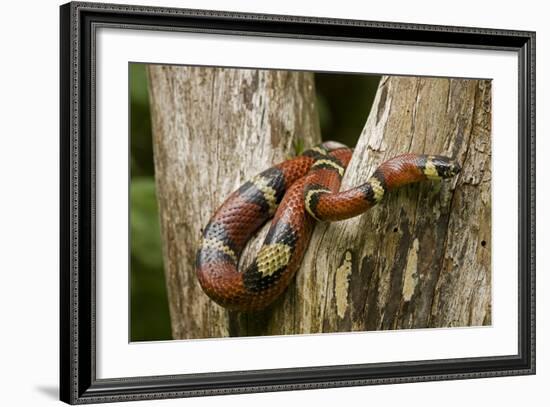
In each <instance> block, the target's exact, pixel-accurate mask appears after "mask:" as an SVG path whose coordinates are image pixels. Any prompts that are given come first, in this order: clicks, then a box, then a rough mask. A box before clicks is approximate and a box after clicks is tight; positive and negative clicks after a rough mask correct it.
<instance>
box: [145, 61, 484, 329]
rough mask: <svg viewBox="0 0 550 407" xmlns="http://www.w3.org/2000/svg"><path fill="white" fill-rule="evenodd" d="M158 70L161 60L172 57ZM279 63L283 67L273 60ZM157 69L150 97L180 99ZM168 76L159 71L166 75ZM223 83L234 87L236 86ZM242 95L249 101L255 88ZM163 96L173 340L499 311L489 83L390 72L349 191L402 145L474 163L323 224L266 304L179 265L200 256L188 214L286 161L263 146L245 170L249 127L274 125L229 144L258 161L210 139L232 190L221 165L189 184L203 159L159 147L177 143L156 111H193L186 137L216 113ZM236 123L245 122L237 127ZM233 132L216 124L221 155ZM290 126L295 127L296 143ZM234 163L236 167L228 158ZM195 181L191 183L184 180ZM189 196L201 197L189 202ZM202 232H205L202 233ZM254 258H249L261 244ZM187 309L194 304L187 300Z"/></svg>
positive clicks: (436, 320) (419, 321)
mask: <svg viewBox="0 0 550 407" xmlns="http://www.w3.org/2000/svg"><path fill="white" fill-rule="evenodd" d="M154 69H155V70H157V69H158V70H160V71H161V70H162V69H166V68H154ZM236 72H239V71H236ZM271 74H272V75H276V74H275V71H273V72H271ZM279 74H281V73H279ZM287 75H304V74H287ZM151 79H152V83H153V86H152V87H153V88H155V87H156V88H157V89H156V90H155V92H154V94H155V95H156V96H155V95H153V98H152V99H153V101H154V102H155V100H156V99H160V97H161V96H162V98H165V99H166V103H169V102H170V101H171V100H174V99H173V95H171V96H166V95H163V93H166V92H167V90H165V89H163V88H161V87H159V86H158V85H155V81H154V80H155V75H154V70H151ZM163 80H164V81H168V79H163ZM192 80H193V81H197V80H198V79H192ZM308 80H311V79H308ZM157 82H161V81H159V80H158V79H157ZM308 83H310V85H308V86H312V84H311V82H308ZM221 86H222V88H223V89H226V88H225V85H221ZM233 86H237V88H236V89H240V88H239V87H238V84H237V85H236V84H235V83H233ZM277 86H280V85H277ZM308 86H300V88H301V89H304V90H305V89H309V91H310V92H309V93H307V92H304V93H303V94H302V96H301V97H302V98H303V99H301V102H300V103H301V104H303V105H305V106H311V103H307V102H306V101H308V100H310V101H313V100H314V99H313V97H314V94H313V92H312V91H311V89H310V88H309V87H308ZM195 92H198V93H195ZM216 92H223V91H220V90H217V91H216ZM256 92H258V91H256ZM271 92H275V93H279V92H280V93H281V94H283V95H285V94H287V93H288V92H287V91H286V90H285V89H284V88H272V89H271ZM237 93H239V92H237ZM242 93H243V99H244V93H245V92H242ZM191 95H193V96H191ZM187 97H188V98H191V97H193V98H194V99H197V98H202V96H201V93H200V89H198V88H197V89H193V90H192V91H189V93H188V96H187ZM299 98H300V97H299ZM308 98H310V99H308ZM175 100H178V99H177V98H176V99H175ZM156 103H157V104H158V101H157V102H156ZM241 103H244V101H241ZM300 103H296V104H294V105H293V106H297V105H298V104H300ZM160 106H161V105H160V104H158V106H156V107H155V108H154V115H153V116H154V117H155V119H154V122H155V140H156V141H155V143H156V145H155V154H156V157H155V161H156V168H157V182H158V185H159V202H160V210H161V217H162V225H163V230H164V240H165V241H164V244H165V260H166V264H167V267H166V270H167V276H168V281H169V283H168V285H169V291H170V296H169V298H170V303H171V312H172V324H173V330H174V336H175V337H176V338H181V337H189V336H190V335H192V336H193V337H206V336H226V335H233V336H239V335H274V334H277V335H279V334H303V333H318V332H347V331H358V330H380V329H402V328H424V327H450V326H471V325H486V324H490V323H491V257H490V254H491V190H490V185H491V148H490V147H491V144H490V132H491V84H490V82H489V81H475V80H455V79H435V78H410V77H383V79H382V80H381V82H380V85H379V88H378V91H377V95H376V98H375V101H374V106H373V109H372V110H371V114H370V116H369V118H368V120H367V123H366V125H365V128H364V130H363V132H362V134H361V137H360V139H359V142H358V144H357V146H356V148H355V152H354V156H353V159H352V161H351V163H350V165H349V166H348V168H347V170H346V174H345V176H344V180H343V185H342V190H344V189H347V188H350V187H353V186H356V185H359V184H361V183H363V182H365V181H366V180H367V179H368V177H369V176H370V175H371V174H372V172H373V171H374V169H375V168H376V167H377V166H378V165H379V164H380V163H382V162H383V161H385V160H386V159H388V158H390V157H392V156H395V155H398V154H401V153H405V152H416V153H428V154H442V155H450V156H453V157H455V158H457V159H458V161H459V162H460V163H461V164H462V167H463V171H462V172H461V173H460V175H459V176H458V178H456V179H454V180H452V181H445V182H425V183H423V184H416V185H411V186H408V187H405V188H402V189H401V190H398V191H394V192H391V193H389V194H387V196H386V197H385V198H384V200H383V202H382V203H381V204H379V206H377V207H375V208H373V209H371V210H370V211H368V212H367V213H366V214H364V215H361V216H359V217H356V218H353V219H350V220H347V221H342V222H335V223H330V224H318V225H317V227H316V229H315V232H314V234H313V237H312V240H311V243H310V245H309V248H308V250H307V252H306V255H305V258H304V261H303V263H302V267H301V269H300V270H299V271H298V273H297V276H296V279H295V281H294V282H293V283H291V285H290V286H289V288H288V290H287V291H286V292H285V293H284V294H283V295H282V296H281V298H280V299H278V300H277V301H276V302H275V303H274V304H273V305H272V306H270V307H269V308H268V309H267V310H265V311H262V312H256V313H231V314H230V315H229V316H227V314H226V313H224V312H223V311H221V310H220V309H219V308H218V307H217V306H216V307H215V306H214V304H213V303H212V302H210V301H209V300H208V299H205V298H204V297H205V296H204V295H203V294H202V293H200V292H195V291H196V290H200V288H198V287H197V286H196V281H195V280H194V274H193V273H192V270H188V269H187V268H185V270H184V266H182V264H184V263H185V264H186V266H185V267H188V265H189V264H192V260H191V262H189V259H192V258H193V256H194V249H195V248H196V240H193V242H191V241H190V240H189V235H190V233H189V232H188V228H190V227H191V226H188V225H193V226H192V227H195V222H193V221H198V220H200V221H201V222H202V223H201V225H204V224H205V223H206V221H207V220H208V217H209V216H210V215H211V213H212V209H214V207H216V206H217V205H218V204H219V203H220V202H221V200H223V197H225V196H226V195H227V194H228V193H229V192H230V191H231V190H233V189H234V188H235V187H236V186H237V185H238V184H239V183H240V182H242V181H243V180H244V178H246V177H247V176H249V175H252V174H253V173H256V172H259V171H260V170H263V169H265V168H267V167H269V166H270V165H271V164H272V163H273V161H277V160H271V158H270V157H266V158H265V160H263V159H262V161H261V163H258V162H256V166H254V170H251V171H250V172H246V173H245V174H243V172H244V171H247V169H248V168H249V167H248V166H250V165H254V164H253V163H254V161H253V160H252V159H253V158H254V153H253V152H252V153H251V150H254V147H253V144H252V143H250V142H249V143H248V144H245V142H246V140H247V137H259V138H260V139H262V137H263V138H264V139H267V144H271V139H272V138H273V136H271V137H270V136H269V134H265V130H264V133H261V132H258V133H255V134H252V133H248V134H247V135H246V136H242V139H241V140H242V142H241V144H238V143H236V144H235V145H232V147H231V148H230V152H229V153H228V154H226V156H222V157H226V158H228V159H229V160H230V158H231V156H232V153H233V151H237V150H236V148H241V149H240V150H238V151H239V153H238V154H239V155H242V156H243V158H244V157H246V156H250V158H251V159H250V161H247V162H246V163H248V166H247V165H246V164H245V163H244V162H239V161H238V160H237V161H234V162H231V161H228V162H227V163H226V162H223V163H222V162H217V163H216V162H214V161H215V160H214V159H213V158H212V157H216V159H217V160H218V161H220V160H222V158H220V156H219V155H218V156H216V155H214V153H213V152H212V150H207V151H210V152H203V154H204V156H203V157H205V158H204V159H203V162H209V165H222V164H223V165H224V166H225V165H227V168H228V169H227V170H226V171H224V172H222V174H226V177H225V179H222V180H219V185H226V186H227V188H225V189H223V192H222V191H221V189H220V190H216V187H215V183H214V182H213V180H214V179H215V177H214V178H212V179H204V183H203V182H200V184H199V185H201V187H200V188H199V185H196V184H195V185H194V186H192V187H191V186H188V185H186V184H187V183H186V182H182V181H181V180H182V179H185V175H184V174H193V172H192V170H189V169H187V168H186V167H184V165H183V164H184V163H186V165H189V164H188V163H187V160H186V159H185V158H184V157H182V156H181V153H179V154H178V155H177V156H175V157H174V156H173V155H172V156H170V157H168V156H167V153H166V152H164V153H162V152H161V149H162V148H164V149H167V150H170V148H172V147H166V146H165V147H162V146H163V145H165V144H166V141H165V140H164V139H170V138H171V137H169V136H167V135H166V134H165V130H163V126H161V123H164V122H166V121H167V120H160V119H159V116H164V115H166V114H169V115H172V116H173V115H176V114H177V115H179V116H181V117H184V116H185V119H184V120H182V123H184V122H186V121H188V122H189V123H192V127H191V125H190V126H189V128H186V127H184V128H185V131H182V130H179V131H177V132H175V131H174V134H177V137H178V139H179V141H178V142H177V145H182V144H186V143H191V144H192V143H193V137H191V136H190V134H189V133H190V129H193V131H198V130H196V129H197V126H198V128H202V126H212V125H215V124H212V123H210V121H211V119H210V116H209V115H208V114H207V115H203V113H202V111H203V110H205V109H204V108H203V109H200V108H198V107H197V103H189V104H187V105H185V106H184V105H181V106H177V107H176V109H177V112H178V113H175V112H173V110H174V107H171V108H168V107H162V108H161V107H160ZM228 107H230V109H229V110H232V109H235V110H236V111H237V112H236V113H237V114H236V117H235V118H232V117H231V116H232V115H233V114H235V113H228V112H225V113H224V114H225V115H226V116H225V119H224V121H226V122H228V121H229V122H232V121H233V120H237V121H238V122H239V123H240V120H241V119H240V115H241V114H242V110H245V109H242V108H241V109H237V107H238V105H235V106H232V105H231V104H229V105H226V106H225V107H224V109H227V108H228ZM287 108H288V106H287ZM166 109H168V110H166ZM187 109H191V110H190V111H186V110H187ZM256 109H258V107H254V109H252V110H251V111H248V110H247V111H248V114H250V115H251V116H254V117H257V116H259V115H260V112H261V111H262V110H256ZM184 110H185V112H183V111H184ZM222 110H223V109H222ZM170 111H172V112H170ZM314 111H315V109H314V107H313V106H311V112H312V113H308V114H307V115H306V116H307V117H309V119H308V120H304V121H303V122H302V123H300V125H306V126H307V127H306V130H307V131H305V132H303V134H311V135H313V136H311V138H310V139H308V140H307V142H306V144H309V141H314V140H316V138H318V133H316V132H317V127H316V124H315V123H316V122H314V121H315V120H317V118H316V116H315V114H314V113H313V112H314ZM287 114H288V113H287ZM295 114H296V115H297V113H295ZM170 117H171V116H170ZM214 120H215V116H214ZM168 122H169V123H173V124H172V127H178V121H176V122H174V120H173V119H170V120H168ZM182 123H180V124H179V125H180V126H181V125H182ZM165 127H166V125H164V128H165ZM231 127H233V126H231ZM207 128H210V127H207ZM234 128H235V129H237V126H234ZM293 129H294V130H293V133H292V134H294V133H296V132H297V133H300V129H299V127H296V126H295V127H293ZM312 129H315V130H312ZM234 132H235V133H227V134H220V135H219V136H220V138H219V139H218V138H217V137H218V135H217V134H214V133H215V132H212V133H213V134H210V136H209V140H210V142H211V143H213V144H215V145H216V143H219V144H217V145H218V148H219V149H220V150H214V151H218V154H220V151H223V150H222V146H224V147H226V144H227V143H230V142H231V139H232V137H230V135H234V134H236V130H234ZM174 137H175V136H174ZM189 137H191V139H189ZM233 137H237V136H236V135H234V136H233ZM195 138H196V136H195ZM290 138H291V137H290V136H289V138H288V139H286V143H287V144H285V146H287V148H288V146H289V144H288V143H289V142H290ZM173 142H174V141H172V143H173ZM283 144H284V143H283ZM179 150H181V147H180V148H179ZM159 152H161V153H160V154H159ZM192 156H194V155H192ZM172 160H174V161H176V162H172ZM178 160H179V161H178ZM270 160H271V161H270ZM195 164H196V165H198V167H197V169H195V171H197V170H198V168H200V171H202V172H204V173H205V177H206V173H207V172H208V171H209V170H208V169H206V168H205V167H203V166H202V165H203V164H202V163H195ZM231 166H233V167H232V168H233V169H232V170H230V169H229V168H230V167H231ZM239 170H240V172H239V175H245V176H244V177H243V176H241V177H237V176H236V175H233V174H236V173H237V172H238V171H239ZM174 171H176V172H174ZM163 178H168V179H172V182H171V184H172V186H171V187H169V188H168V187H166V186H164V184H165V183H167V181H166V180H163ZM191 188H192V189H193V193H190V192H187V191H188V189H191ZM202 188H206V190H203V189H202ZM218 188H220V187H219V186H218ZM198 194H202V195H201V196H199V195H198ZM196 200H198V201H196ZM165 201H168V202H165ZM183 203H185V204H186V205H188V206H189V208H190V209H188V210H186V211H184V210H183V209H182V205H183ZM201 203H202V207H201ZM174 207H175V208H174ZM171 208H173V209H171ZM174 209H175V210H174ZM173 216H175V217H173ZM197 231H198V229H197ZM195 232H196V230H195V229H193V233H195ZM197 236H198V232H196V234H195V235H194V237H195V238H196V237H197ZM185 239H187V240H185ZM172 246H173V247H174V248H172ZM187 256H189V257H187ZM247 257H248V258H250V254H249V255H248V256H247ZM245 262H246V260H245ZM171 270H172V271H171ZM189 286H192V287H194V288H193V290H195V291H193V294H192V295H195V297H192V296H190V294H189V290H190V288H189ZM189 307H192V310H190V311H186V310H187V309H188V308H189ZM182 310H183V311H182ZM212 314H215V315H216V319H215V320H214V319H213V317H211V316H210V315H212ZM188 316H191V317H192V318H195V320H194V321H193V322H192V328H191V329H192V330H193V331H195V330H196V331H197V332H193V333H190V332H186V330H187V329H189V328H182V327H184V326H189V325H188V324H189V322H188V321H187V320H186V319H185V318H187V317H188ZM198 316H201V318H200V319H199V320H196V319H197V317H198ZM216 322H217V323H218V324H219V326H217V327H216V328H213V327H210V326H206V327H205V326H204V325H203V324H205V323H206V324H214V323H216ZM224 323H225V325H224Z"/></svg>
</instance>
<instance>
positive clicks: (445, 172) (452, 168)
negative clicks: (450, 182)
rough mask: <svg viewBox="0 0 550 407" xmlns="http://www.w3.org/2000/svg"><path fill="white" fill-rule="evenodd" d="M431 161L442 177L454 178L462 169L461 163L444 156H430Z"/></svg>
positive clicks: (438, 174)
mask: <svg viewBox="0 0 550 407" xmlns="http://www.w3.org/2000/svg"><path fill="white" fill-rule="evenodd" d="M430 159H431V163H432V165H433V167H435V170H436V171H437V176H438V177H440V178H444V179H445V178H452V177H454V176H455V175H457V174H458V173H459V172H460V171H461V169H462V168H461V167H460V164H459V163H458V162H456V161H455V160H453V159H451V158H449V157H444V156H437V155H436V156H432V157H430Z"/></svg>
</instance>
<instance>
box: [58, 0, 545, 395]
mask: <svg viewBox="0 0 550 407" xmlns="http://www.w3.org/2000/svg"><path fill="white" fill-rule="evenodd" d="M60 22H61V30H60V33H61V35H60V103H61V107H60V121H61V124H60V128H61V134H60V149H61V151H60V154H61V163H60V186H61V188H60V190H61V195H60V201H61V203H60V218H61V223H60V234H61V238H60V295H61V298H60V397H61V400H62V401H65V402H67V403H71V404H81V403H95V402H114V401H125V400H141V399H160V398H174V397H189V396H204V395H219V394H231V393H249V392H265V391H280V390H296V389H314V388H327V387H339V386H357V385H371V384H385V383H403V382H415V381H428V380H450V379H468V378H477V377H494V376H508V375H526V374H534V373H535V33H534V32H527V31H512V30H501V29H498V30H497V29H482V28H470V27H449V26H433V25H418V24H403V23H391V22H374V21H356V20H340V19H329V18H311V17H296V16H281V15H261V14H243V13H230V12H220V11H206V10H186V9H172V8H155V7H143V6H129V5H114V4H95V3H80V2H73V3H68V4H65V5H62V6H61V7H60ZM101 26H111V27H119V28H125V29H132V30H175V31H187V32H200V33H217V34H233V35H235V34H238V35H247V36H275V37H286V38H300V39H324V40H332V41H358V42H374V43H381V44H401V45H416V46H438V47H453V48H468V49H481V50H508V51H514V52H517V54H518V59H519V70H518V71H519V106H518V109H519V129H518V134H519V138H518V145H519V166H518V180H519V190H518V191H517V193H518V195H517V199H518V203H519V225H518V230H519V235H518V245H519V246H518V248H519V263H518V271H517V272H518V276H519V280H518V281H519V286H518V307H519V310H518V311H519V327H518V332H519V338H518V343H519V350H518V353H517V354H514V355H507V356H499V357H494V356H487V357H475V358H466V359H445V360H421V361H414V362H389V363H377V364H367V365H364V364H363V365H361V364H357V365H345V366H344V365H338V366H325V367H304V368H288V369H277V370H257V371H238V372H230V373H215V372H212V373H201V374H186V375H179V376H173V375H171V376H168V375H167V376H154V377H152V376H151V377H131V378H113V379H97V378H96V348H95V296H96V292H95V284H94V283H95V258H94V255H95V216H96V213H95V197H94V190H95V160H96V157H95V144H94V143H95V135H94V131H95V123H94V120H95V119H94V114H95V100H94V91H95V67H94V64H95V55H94V52H95V50H94V47H93V44H94V42H93V37H94V35H95V29H96V28H97V27H101Z"/></svg>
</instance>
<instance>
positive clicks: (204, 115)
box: [148, 65, 320, 339]
mask: <svg viewBox="0 0 550 407" xmlns="http://www.w3.org/2000/svg"><path fill="white" fill-rule="evenodd" d="M148 72H149V88H150V99H151V114H152V119H153V150H154V161H155V179H156V183H157V197H158V202H159V211H160V218H161V229H162V240H163V257H164V268H165V274H166V281H167V289H168V300H169V308H170V318H171V324H172V335H173V337H174V338H175V339H184V338H207V337H222V336H229V335H236V334H238V330H239V328H238V326H236V324H235V323H234V320H235V317H234V316H232V315H230V313H228V312H227V311H226V310H225V309H223V308H221V307H219V306H218V305H217V304H215V303H214V302H212V301H211V300H210V299H209V298H208V297H207V296H206V295H205V294H204V292H203V291H202V289H201V288H200V286H199V284H198V281H197V279H196V276H195V269H194V265H195V264H194V263H195V255H196V251H197V247H198V242H199V238H200V231H201V228H202V227H204V226H205V225H206V224H207V223H208V220H209V218H210V217H211V216H212V214H213V212H214V210H215V209H216V208H217V207H218V206H219V205H220V204H221V203H222V202H223V200H224V199H225V198H226V197H227V196H228V195H229V194H230V193H231V192H232V191H234V190H235V189H237V188H238V187H239V185H240V184H242V183H243V182H245V181H246V180H247V179H249V178H251V177H252V176H254V175H256V174H257V173H259V172H261V171H263V170H264V169H266V168H268V167H270V166H271V165H272V164H273V163H276V162H280V161H283V160H285V159H286V158H289V157H292V156H294V155H296V150H300V149H301V148H303V146H310V145H314V144H317V143H318V142H319V141H320V131H319V118H318V115H317V111H316V109H315V104H314V101H315V88H314V82H313V74H308V73H300V72H286V71H267V70H245V69H224V68H203V67H174V66H160V65H156V66H149V68H148Z"/></svg>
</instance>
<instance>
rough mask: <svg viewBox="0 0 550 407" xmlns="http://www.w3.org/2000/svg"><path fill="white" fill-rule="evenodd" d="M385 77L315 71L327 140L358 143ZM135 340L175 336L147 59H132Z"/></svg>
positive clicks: (132, 318) (132, 326)
mask: <svg viewBox="0 0 550 407" xmlns="http://www.w3.org/2000/svg"><path fill="white" fill-rule="evenodd" d="M379 80H380V76H374V75H358V74H334V73H316V74H315V86H316V90H317V106H318V108H319V118H320V122H321V135H322V138H323V140H336V141H340V142H342V143H344V144H347V145H349V146H354V145H355V143H356V142H357V139H358V137H359V135H360V133H361V130H362V128H363V125H364V124H365V121H366V119H367V116H368V113H369V111H370V107H371V105H372V101H373V99H374V94H375V92H376V88H377V86H378V82H379ZM129 81H130V163H131V164H130V166H131V167H130V291H131V292H130V340H131V341H153V340H167V339H171V332H170V316H169V312H168V299H167V294H166V282H165V278H164V269H163V262H162V246H161V240H160V224H159V214H158V206H157V200H156V191H155V179H154V176H155V174H154V165H153V147H152V137H151V118H150V110H149V94H148V88H147V87H148V83H147V75H146V65H145V64H130V78H129Z"/></svg>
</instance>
